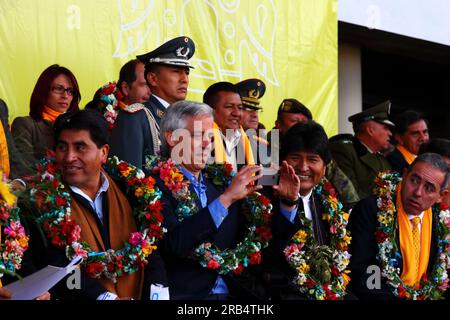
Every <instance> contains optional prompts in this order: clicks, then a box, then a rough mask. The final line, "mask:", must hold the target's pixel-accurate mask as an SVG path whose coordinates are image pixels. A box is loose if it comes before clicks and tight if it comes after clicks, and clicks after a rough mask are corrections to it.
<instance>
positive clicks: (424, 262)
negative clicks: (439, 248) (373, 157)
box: [397, 183, 432, 286]
mask: <svg viewBox="0 0 450 320" xmlns="http://www.w3.org/2000/svg"><path fill="white" fill-rule="evenodd" d="M401 185H402V183H399V185H398V187H397V219H398V228H399V234H400V249H401V253H402V258H403V270H402V275H401V278H402V281H403V283H404V284H406V285H408V286H418V285H419V284H420V279H422V277H423V276H424V275H425V273H426V272H427V268H428V260H429V259H430V246H431V232H432V229H431V228H432V211H431V208H429V209H428V210H426V211H425V213H424V215H423V219H422V231H421V235H420V256H419V268H417V261H416V260H415V258H414V257H415V254H414V250H415V249H414V242H413V236H412V228H411V222H410V221H409V218H408V214H407V213H406V212H405V209H404V208H403V204H402V201H401ZM416 270H419V273H418V274H417V275H416Z"/></svg>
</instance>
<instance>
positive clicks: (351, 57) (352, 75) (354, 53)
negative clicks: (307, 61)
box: [338, 42, 362, 133]
mask: <svg viewBox="0 0 450 320" xmlns="http://www.w3.org/2000/svg"><path fill="white" fill-rule="evenodd" d="M338 63H339V64H338V97H339V98H338V101H339V102H338V103H339V121H338V131H339V133H353V128H352V125H351V123H350V122H349V121H348V117H349V116H351V115H353V114H355V113H358V112H360V111H361V110H362V85H361V49H360V48H359V47H358V46H355V45H351V44H347V43H342V42H339V50H338Z"/></svg>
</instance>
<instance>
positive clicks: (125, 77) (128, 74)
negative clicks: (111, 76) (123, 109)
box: [117, 59, 142, 90]
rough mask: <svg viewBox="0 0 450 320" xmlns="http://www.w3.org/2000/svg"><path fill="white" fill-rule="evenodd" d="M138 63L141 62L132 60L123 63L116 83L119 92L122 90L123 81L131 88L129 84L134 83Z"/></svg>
mask: <svg viewBox="0 0 450 320" xmlns="http://www.w3.org/2000/svg"><path fill="white" fill-rule="evenodd" d="M139 63H142V62H141V61H139V60H138V59H133V60H130V61H128V62H127V63H125V64H124V65H123V66H122V68H120V72H119V80H118V81H117V86H118V87H119V89H120V90H122V82H124V81H125V82H126V83H127V84H128V85H129V86H131V84H132V83H133V82H135V81H136V79H137V76H136V66H137V65H138V64H139Z"/></svg>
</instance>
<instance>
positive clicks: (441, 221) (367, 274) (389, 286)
mask: <svg viewBox="0 0 450 320" xmlns="http://www.w3.org/2000/svg"><path fill="white" fill-rule="evenodd" d="M396 177H397V178H396ZM449 179H450V173H449V167H448V165H447V163H446V162H445V160H444V159H443V158H442V157H441V156H440V155H438V154H435V153H424V154H421V155H419V156H418V157H417V158H416V159H415V160H414V162H413V163H412V164H411V165H410V166H409V168H408V170H407V171H406V172H405V173H404V175H403V178H402V179H400V178H399V176H398V175H396V174H383V175H381V176H379V177H378V178H377V180H376V185H377V189H376V190H375V194H374V195H373V196H370V197H368V198H366V199H364V200H361V201H360V202H359V203H358V204H357V205H356V206H355V208H354V209H353V211H352V213H351V215H350V221H349V225H348V226H349V229H350V232H351V235H352V243H351V244H350V250H349V251H350V254H351V255H352V257H351V260H350V270H351V274H352V281H351V282H350V289H351V290H352V291H353V292H354V293H355V294H357V295H358V297H359V298H361V299H402V298H403V299H405V298H406V299H437V298H439V297H442V296H443V294H444V292H445V291H446V290H447V286H448V285H447V283H446V279H447V270H446V269H448V259H447V257H446V256H447V255H448V253H449V252H448V251H449V247H448V245H446V237H448V234H447V232H446V231H445V229H446V228H447V227H446V226H445V223H448V220H449V219H450V215H449V213H448V210H447V211H445V210H443V207H441V206H439V205H436V204H440V203H441V201H442V199H443V198H444V197H445V196H446V195H447V193H448V190H447V185H448V181H449ZM374 267H376V268H374ZM380 268H381V270H380ZM377 270H378V271H377ZM380 276H381V277H382V278H380Z"/></svg>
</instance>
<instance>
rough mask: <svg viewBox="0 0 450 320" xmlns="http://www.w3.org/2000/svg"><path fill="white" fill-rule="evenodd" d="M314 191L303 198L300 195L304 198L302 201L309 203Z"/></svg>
mask: <svg viewBox="0 0 450 320" xmlns="http://www.w3.org/2000/svg"><path fill="white" fill-rule="evenodd" d="M312 192H313V191H312V189H311V191H310V192H309V193H308V194H307V195H306V196H302V195H300V198H302V200H303V201H305V200H306V201H309V199H311V195H312Z"/></svg>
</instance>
